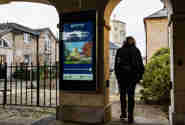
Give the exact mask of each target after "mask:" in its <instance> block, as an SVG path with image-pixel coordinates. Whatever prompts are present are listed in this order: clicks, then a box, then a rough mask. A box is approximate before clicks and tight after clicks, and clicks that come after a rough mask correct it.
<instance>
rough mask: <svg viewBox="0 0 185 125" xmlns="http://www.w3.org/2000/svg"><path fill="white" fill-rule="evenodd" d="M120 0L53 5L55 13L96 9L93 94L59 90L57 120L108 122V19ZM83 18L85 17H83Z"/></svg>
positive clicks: (72, 0)
mask: <svg viewBox="0 0 185 125" xmlns="http://www.w3.org/2000/svg"><path fill="white" fill-rule="evenodd" d="M119 1H120V0H101V1H100V0H91V1H89V0H67V1H63V3H62V4H56V8H57V10H58V12H59V13H60V12H61V13H65V12H75V11H81V10H88V9H94V10H97V24H96V30H97V33H96V36H97V38H96V59H97V62H96V68H97V69H96V70H97V72H96V77H97V84H99V89H98V91H96V92H70V91H62V90H60V106H59V107H57V119H58V120H61V121H65V122H67V121H70V122H82V123H105V122H108V121H110V120H111V104H110V102H109V85H108V84H109V30H110V27H109V19H110V15H111V12H112V10H113V8H114V7H115V5H117V4H118V3H119ZM84 18H85V17H84Z"/></svg>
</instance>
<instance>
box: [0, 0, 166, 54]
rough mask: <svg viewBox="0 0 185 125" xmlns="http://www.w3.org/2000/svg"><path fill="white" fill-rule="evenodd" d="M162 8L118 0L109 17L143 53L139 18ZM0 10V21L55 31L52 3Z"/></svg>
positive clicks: (146, 1)
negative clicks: (119, 0)
mask: <svg viewBox="0 0 185 125" xmlns="http://www.w3.org/2000/svg"><path fill="white" fill-rule="evenodd" d="M162 7H163V4H162V3H161V2H160V0H122V1H121V2H120V3H119V4H118V5H117V6H116V8H115V9H114V11H113V13H112V16H111V19H116V20H119V21H123V22H125V23H126V32H127V34H126V35H127V36H129V35H132V36H134V37H135V39H136V41H137V46H138V48H139V49H140V50H141V52H142V55H145V43H146V42H145V30H144V24H143V18H144V17H146V16H149V15H151V14H152V13H154V12H156V11H158V10H160V9H161V8H162ZM0 12H1V14H0V23H6V22H14V23H18V24H21V25H24V26H28V27H30V28H33V29H37V28H45V27H49V28H51V30H52V32H53V33H54V34H55V35H57V34H58V33H57V32H58V29H57V24H58V23H59V16H58V13H57V11H56V9H55V8H54V7H53V6H50V5H44V4H38V3H25V2H12V3H10V4H3V5H0Z"/></svg>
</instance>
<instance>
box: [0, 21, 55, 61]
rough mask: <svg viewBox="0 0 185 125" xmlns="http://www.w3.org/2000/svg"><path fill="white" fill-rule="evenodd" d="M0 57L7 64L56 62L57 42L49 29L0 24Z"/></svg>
mask: <svg viewBox="0 0 185 125" xmlns="http://www.w3.org/2000/svg"><path fill="white" fill-rule="evenodd" d="M0 57H1V60H4V62H7V64H20V63H24V64H31V63H33V65H35V64H37V63H38V61H37V60H39V63H40V64H44V63H52V64H54V63H55V62H56V61H58V41H57V39H56V38H55V36H54V35H53V33H52V32H51V30H50V29H49V28H43V29H31V28H28V27H25V26H22V25H19V24H16V23H3V24H0Z"/></svg>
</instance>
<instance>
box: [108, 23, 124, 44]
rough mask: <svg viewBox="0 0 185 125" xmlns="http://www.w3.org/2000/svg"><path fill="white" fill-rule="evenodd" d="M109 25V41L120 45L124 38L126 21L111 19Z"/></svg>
mask: <svg viewBox="0 0 185 125" xmlns="http://www.w3.org/2000/svg"><path fill="white" fill-rule="evenodd" d="M110 27H111V30H110V41H111V42H113V43H115V44H116V45H118V46H119V47H120V46H121V45H122V43H123V41H124V40H125V38H126V23H124V22H121V21H118V20H111V21H110Z"/></svg>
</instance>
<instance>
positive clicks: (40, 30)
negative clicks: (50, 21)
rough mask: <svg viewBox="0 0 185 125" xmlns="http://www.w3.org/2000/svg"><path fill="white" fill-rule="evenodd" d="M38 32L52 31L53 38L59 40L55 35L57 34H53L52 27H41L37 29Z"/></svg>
mask: <svg viewBox="0 0 185 125" xmlns="http://www.w3.org/2000/svg"><path fill="white" fill-rule="evenodd" d="M35 30H36V31H37V32H39V33H41V32H44V31H49V32H50V33H51V35H52V36H53V38H54V39H55V40H56V41H58V40H57V38H56V37H55V35H54V34H53V32H52V31H51V30H50V28H41V29H35Z"/></svg>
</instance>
